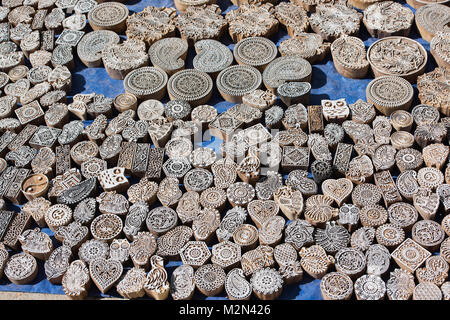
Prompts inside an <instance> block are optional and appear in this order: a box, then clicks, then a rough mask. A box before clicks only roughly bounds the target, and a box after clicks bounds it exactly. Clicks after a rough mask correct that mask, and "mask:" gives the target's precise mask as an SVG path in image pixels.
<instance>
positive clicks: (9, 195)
mask: <svg viewBox="0 0 450 320" xmlns="http://www.w3.org/2000/svg"><path fill="white" fill-rule="evenodd" d="M30 171H31V170H29V169H24V168H19V169H18V170H17V174H16V176H15V178H14V180H13V182H12V183H11V185H10V186H9V188H8V190H7V191H6V192H5V193H4V195H3V196H4V197H5V198H6V199H8V200H10V201H11V202H12V203H14V204H19V203H20V202H21V201H22V196H23V194H22V191H21V189H22V183H23V181H24V180H25V179H26V178H27V177H28V174H29V173H30Z"/></svg>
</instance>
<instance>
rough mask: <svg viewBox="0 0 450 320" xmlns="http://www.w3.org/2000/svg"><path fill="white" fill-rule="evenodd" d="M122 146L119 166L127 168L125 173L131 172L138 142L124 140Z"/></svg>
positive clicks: (118, 161)
mask: <svg viewBox="0 0 450 320" xmlns="http://www.w3.org/2000/svg"><path fill="white" fill-rule="evenodd" d="M121 146H122V151H121V152H120V154H119V159H118V160H117V166H118V167H120V168H125V173H127V174H129V173H130V171H131V167H132V165H133V157H134V153H135V152H136V148H137V143H136V142H128V141H124V142H122V145H121Z"/></svg>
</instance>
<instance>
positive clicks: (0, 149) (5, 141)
mask: <svg viewBox="0 0 450 320" xmlns="http://www.w3.org/2000/svg"><path fill="white" fill-rule="evenodd" d="M16 136H17V133H14V132H12V131H9V130H8V131H5V133H4V134H2V136H1V137H0V156H1V157H4V156H5V154H6V153H7V152H8V151H9V150H8V148H7V147H8V145H9V144H10V143H11V142H12V141H13V140H14V139H15V138H16Z"/></svg>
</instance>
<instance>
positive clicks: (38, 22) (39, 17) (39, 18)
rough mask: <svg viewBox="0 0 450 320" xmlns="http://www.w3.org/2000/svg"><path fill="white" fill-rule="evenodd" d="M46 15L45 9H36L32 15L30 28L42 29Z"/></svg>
mask: <svg viewBox="0 0 450 320" xmlns="http://www.w3.org/2000/svg"><path fill="white" fill-rule="evenodd" d="M46 15H47V10H46V9H41V10H37V11H36V14H35V15H34V18H33V22H31V29H32V30H42V28H43V27H44V20H45V16H46Z"/></svg>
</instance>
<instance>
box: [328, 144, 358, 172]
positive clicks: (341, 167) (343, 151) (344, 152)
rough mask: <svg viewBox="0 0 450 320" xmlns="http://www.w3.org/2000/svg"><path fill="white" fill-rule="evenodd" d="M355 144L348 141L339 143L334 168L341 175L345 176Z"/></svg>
mask: <svg viewBox="0 0 450 320" xmlns="http://www.w3.org/2000/svg"><path fill="white" fill-rule="evenodd" d="M352 152H353V146H352V145H351V144H348V143H342V142H341V143H338V145H337V147H336V152H335V154H334V159H333V168H334V170H335V171H336V172H338V173H339V174H340V175H342V176H345V173H346V172H347V169H348V164H349V162H350V159H351V157H352Z"/></svg>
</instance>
